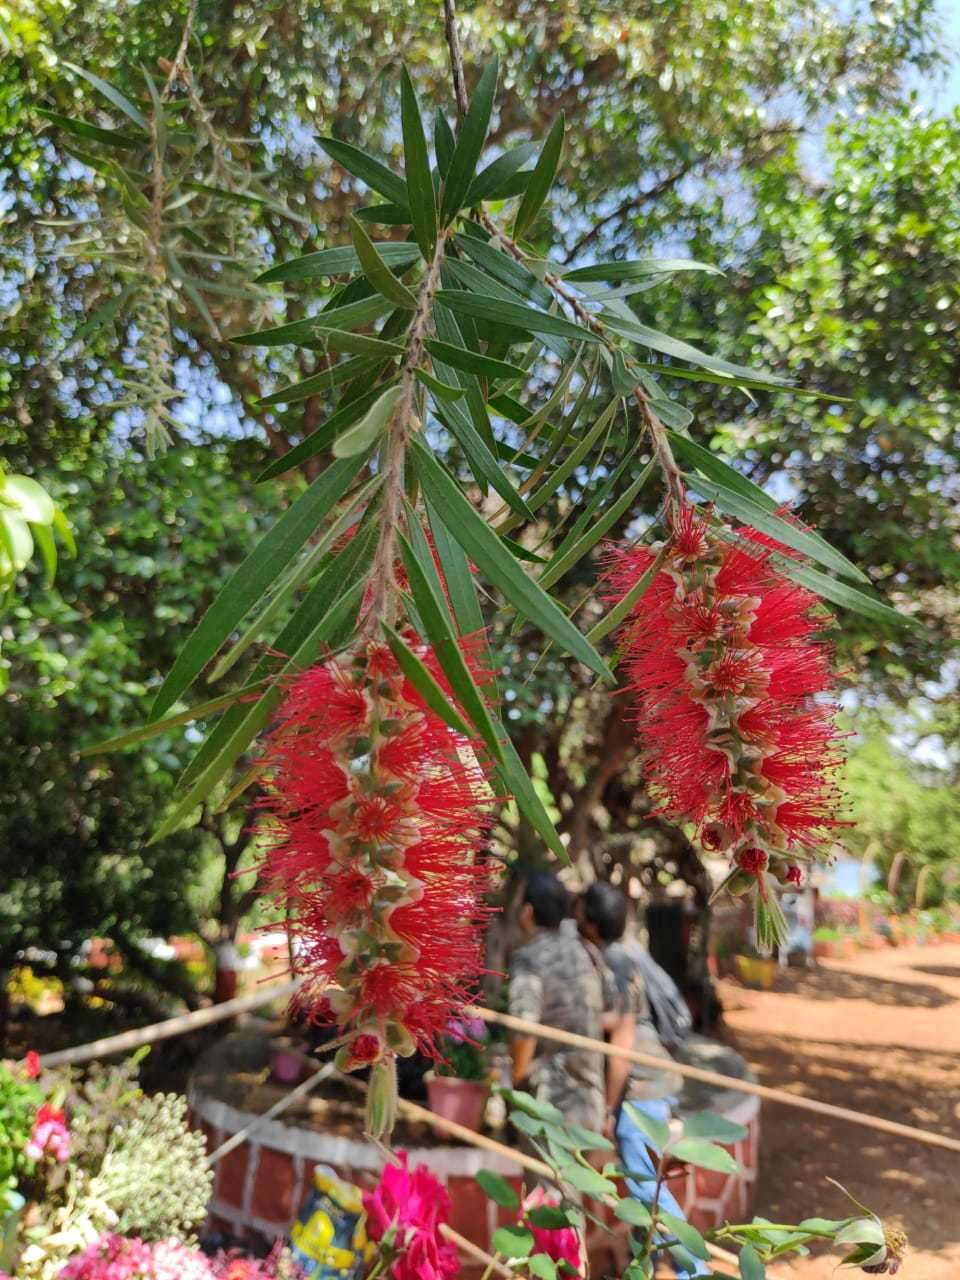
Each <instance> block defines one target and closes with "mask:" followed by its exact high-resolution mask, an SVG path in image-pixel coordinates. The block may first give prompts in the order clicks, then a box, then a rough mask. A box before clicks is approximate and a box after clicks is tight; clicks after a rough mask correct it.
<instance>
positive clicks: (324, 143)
mask: <svg viewBox="0 0 960 1280" xmlns="http://www.w3.org/2000/svg"><path fill="white" fill-rule="evenodd" d="M317 141H318V142H319V143H320V146H321V147H323V149H324V151H325V152H326V153H327V155H328V156H329V157H330V159H331V160H335V161H336V162H337V164H339V165H342V166H343V168H344V169H346V170H347V172H348V173H352V174H353V176H354V177H355V178H359V179H360V180H361V182H365V183H366V184H367V186H368V187H372V188H373V190H374V191H378V192H379V193H380V195H382V196H385V197H386V198H387V200H389V201H390V202H391V204H395V205H399V206H400V207H401V208H402V209H404V210H405V211H406V210H408V206H407V184H406V182H404V180H403V178H399V177H398V176H397V175H396V174H395V173H394V172H393V171H392V170H390V169H388V168H387V166H386V165H385V164H381V163H380V161H379V160H375V159H374V158H373V156H368V155H367V153H366V152H365V151H361V150H360V148H359V147H354V146H352V145H351V144H350V143H349V142H340V141H339V140H338V139H337V138H317ZM407 216H408V217H409V212H407Z"/></svg>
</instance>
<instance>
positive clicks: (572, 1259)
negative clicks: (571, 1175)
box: [520, 1187, 582, 1275]
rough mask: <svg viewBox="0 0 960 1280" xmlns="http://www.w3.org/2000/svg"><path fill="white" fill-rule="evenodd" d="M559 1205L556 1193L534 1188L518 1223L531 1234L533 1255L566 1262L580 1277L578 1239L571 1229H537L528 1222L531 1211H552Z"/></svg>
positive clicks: (521, 1208) (580, 1265)
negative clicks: (537, 1254) (541, 1255)
mask: <svg viewBox="0 0 960 1280" xmlns="http://www.w3.org/2000/svg"><path fill="white" fill-rule="evenodd" d="M559 1205H560V1196H559V1194H558V1193H557V1192H556V1191H544V1189H543V1187H534V1189H533V1190H532V1191H531V1192H530V1194H529V1195H528V1196H527V1197H526V1198H525V1199H524V1202H523V1204H522V1205H521V1207H520V1221H521V1222H522V1223H523V1225H524V1226H525V1227H526V1228H527V1229H528V1230H529V1231H532V1232H533V1252H534V1253H545V1254H546V1255H547V1256H548V1257H549V1258H552V1259H553V1261H554V1262H566V1263H567V1264H568V1265H569V1266H570V1267H572V1268H573V1272H574V1274H575V1275H580V1274H581V1270H582V1260H581V1254H580V1237H579V1236H578V1235H577V1233H576V1231H575V1230H574V1229H573V1227H537V1226H534V1224H533V1223H532V1222H530V1221H529V1214H530V1211H531V1210H532V1209H544V1208H550V1209H554V1208H558V1207H559Z"/></svg>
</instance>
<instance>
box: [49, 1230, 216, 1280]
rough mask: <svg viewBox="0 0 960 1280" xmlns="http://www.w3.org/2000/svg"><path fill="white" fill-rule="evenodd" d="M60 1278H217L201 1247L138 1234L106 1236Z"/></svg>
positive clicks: (128, 1279)
mask: <svg viewBox="0 0 960 1280" xmlns="http://www.w3.org/2000/svg"><path fill="white" fill-rule="evenodd" d="M59 1280H214V1273H213V1271H212V1270H211V1267H210V1264H209V1262H208V1261H207V1259H206V1258H205V1257H204V1255H203V1254H202V1253H201V1252H200V1251H199V1249H192V1248H190V1247H189V1246H188V1245H185V1244H181V1243H180V1241H179V1240H158V1241H157V1242H156V1244H152V1245H151V1244H147V1243H145V1241H143V1240H141V1239H139V1237H137V1236H133V1237H130V1238H126V1237H124V1236H117V1235H103V1236H101V1237H100V1239H99V1240H95V1241H94V1243H93V1244H92V1245H90V1246H89V1248H87V1249H85V1250H84V1251H83V1253H80V1254H77V1256H76V1257H74V1258H71V1259H70V1261H69V1262H67V1264H66V1266H65V1267H64V1268H63V1269H62V1270H61V1271H60V1273H59Z"/></svg>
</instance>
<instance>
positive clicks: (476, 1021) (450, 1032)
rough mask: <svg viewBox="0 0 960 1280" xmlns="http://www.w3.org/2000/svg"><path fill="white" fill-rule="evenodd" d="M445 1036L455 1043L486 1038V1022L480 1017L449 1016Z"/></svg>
mask: <svg viewBox="0 0 960 1280" xmlns="http://www.w3.org/2000/svg"><path fill="white" fill-rule="evenodd" d="M447 1037H448V1039H450V1040H453V1041H454V1043H455V1044H474V1043H476V1041H478V1040H485V1039H486V1038H487V1028H486V1024H485V1023H484V1022H483V1021H482V1020H481V1019H480V1018H451V1019H450V1021H449V1022H448V1023H447Z"/></svg>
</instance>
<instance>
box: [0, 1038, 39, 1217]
mask: <svg viewBox="0 0 960 1280" xmlns="http://www.w3.org/2000/svg"><path fill="white" fill-rule="evenodd" d="M42 1101H43V1093H42V1092H41V1090H40V1088H39V1087H38V1085H37V1084H36V1083H35V1082H34V1081H33V1080H30V1079H28V1078H27V1076H26V1075H25V1074H24V1072H23V1068H22V1067H10V1066H7V1065H6V1064H5V1063H0V1208H2V1207H3V1205H4V1203H5V1193H6V1192H7V1191H8V1190H11V1191H15V1190H16V1188H17V1184H18V1183H19V1182H20V1181H22V1180H23V1179H24V1178H27V1177H29V1176H30V1175H31V1174H32V1173H33V1171H34V1162H33V1160H31V1159H30V1157H29V1156H27V1155H26V1154H25V1153H24V1150H23V1148H24V1144H25V1143H26V1141H27V1139H28V1138H29V1137H30V1131H31V1130H32V1128H33V1120H34V1117H35V1115H36V1114H37V1108H38V1107H39V1106H40V1103H41V1102H42Z"/></svg>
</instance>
